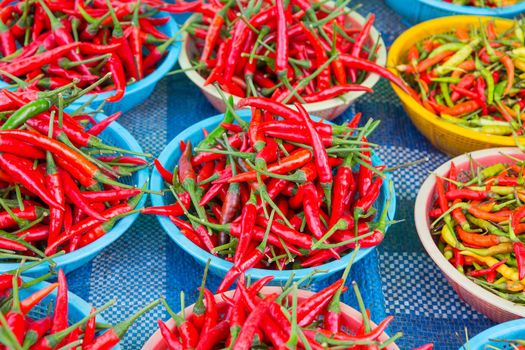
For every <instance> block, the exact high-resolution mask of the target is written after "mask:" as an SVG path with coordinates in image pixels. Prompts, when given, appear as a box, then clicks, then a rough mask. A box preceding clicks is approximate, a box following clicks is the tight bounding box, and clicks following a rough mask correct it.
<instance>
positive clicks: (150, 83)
mask: <svg viewBox="0 0 525 350" xmlns="http://www.w3.org/2000/svg"><path fill="white" fill-rule="evenodd" d="M154 17H170V20H169V21H168V23H166V24H164V25H162V26H160V27H159V30H160V31H161V32H163V33H164V34H166V35H167V36H169V37H173V36H175V35H176V34H177V32H178V31H179V27H178V25H177V23H176V22H175V20H174V19H173V18H171V15H170V14H169V13H165V12H159V13H158V14H156V15H155V16H154ZM180 49H181V42H180V40H176V41H175V43H174V44H173V45H171V46H170V48H169V49H168V53H167V55H166V57H164V58H163V59H162V60H161V61H160V62H161V63H160V64H159V66H158V67H157V69H155V71H153V72H152V73H151V74H149V75H147V76H146V77H144V79H142V80H139V81H137V82H135V83H133V84H130V85H128V86H126V92H125V94H124V97H122V99H121V100H120V101H117V102H111V103H106V104H105V105H104V112H105V113H106V114H108V115H110V114H113V113H116V112H118V111H121V112H123V113H125V112H127V111H129V110H131V109H133V108H135V107H136V106H138V105H140V104H142V103H143V102H145V101H146V100H147V99H148V98H149V97H150V95H151V94H152V93H153V90H154V89H155V87H156V86H157V83H158V82H159V81H160V80H161V79H162V78H164V76H165V75H166V74H167V73H168V72H169V71H170V70H171V69H172V68H173V66H174V65H175V62H177V60H178V59H179V53H180ZM6 86H8V84H6V83H5V82H4V81H1V80H0V88H3V87H6ZM114 94H115V91H108V92H104V93H100V94H97V97H96V98H94V99H93V100H92V102H91V103H90V105H89V106H90V107H91V108H93V109H96V108H97V107H98V106H100V104H101V103H102V102H103V101H104V99H106V98H108V97H110V96H113V95H114ZM92 98H93V95H92V94H88V95H85V96H82V97H81V98H79V99H78V100H76V101H75V102H74V103H73V105H76V106H80V105H82V104H84V103H86V102H88V101H90V100H91V99H92Z"/></svg>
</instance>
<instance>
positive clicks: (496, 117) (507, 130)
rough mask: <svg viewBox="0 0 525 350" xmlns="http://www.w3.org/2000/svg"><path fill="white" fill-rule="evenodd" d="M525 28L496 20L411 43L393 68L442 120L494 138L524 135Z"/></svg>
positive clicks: (517, 22) (413, 93) (516, 22)
mask: <svg viewBox="0 0 525 350" xmlns="http://www.w3.org/2000/svg"><path fill="white" fill-rule="evenodd" d="M524 30H525V25H524V22H523V20H516V21H515V22H514V26H512V27H511V28H509V29H508V30H505V31H501V30H499V31H498V30H497V26H496V25H495V22H494V21H485V22H483V23H482V24H481V25H476V26H473V27H471V28H470V29H469V30H467V29H465V28H456V29H455V30H453V31H451V32H445V33H441V34H436V35H433V36H431V37H429V38H427V39H425V40H424V41H421V42H418V43H414V46H412V47H411V48H410V49H409V50H408V52H407V53H406V55H407V56H406V61H405V62H406V63H405V64H402V65H399V66H397V67H396V68H397V70H398V71H399V72H400V73H401V76H402V77H403V79H404V80H405V81H406V82H407V83H408V84H409V85H410V87H411V88H412V89H413V90H414V91H413V92H412V95H413V96H414V97H415V98H416V99H417V100H418V102H419V103H421V104H422V105H423V106H424V107H425V108H426V109H427V110H429V111H430V112H432V113H434V114H436V115H439V116H440V117H441V118H442V119H443V120H445V121H447V122H450V123H453V124H456V125H460V126H463V127H465V128H468V129H471V130H475V131H480V132H483V133H486V134H492V135H503V136H512V135H514V134H515V135H518V136H521V135H523V132H524V130H525V129H524V127H523V120H525V100H524V97H525V79H524V78H525V34H524Z"/></svg>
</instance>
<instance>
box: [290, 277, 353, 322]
mask: <svg viewBox="0 0 525 350" xmlns="http://www.w3.org/2000/svg"><path fill="white" fill-rule="evenodd" d="M342 284H343V280H342V279H340V280H338V281H337V282H335V283H333V284H331V285H330V286H328V287H326V288H324V289H323V290H321V291H319V292H317V293H315V294H314V295H312V296H311V297H309V298H308V299H306V300H304V301H302V302H300V303H299V304H298V305H297V324H298V325H299V326H300V327H306V326H308V325H310V324H311V323H312V322H313V321H314V320H315V319H316V318H317V316H318V315H320V313H321V311H322V310H323V309H324V308H325V306H326V305H328V303H329V302H330V300H331V299H332V296H333V295H334V294H335V292H336V291H337V290H338V289H339V288H340V287H341V285H342Z"/></svg>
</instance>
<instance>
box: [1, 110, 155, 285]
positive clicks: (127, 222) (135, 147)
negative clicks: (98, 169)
mask: <svg viewBox="0 0 525 350" xmlns="http://www.w3.org/2000/svg"><path fill="white" fill-rule="evenodd" d="M73 108H74V106H73V107H68V108H66V110H68V109H73ZM86 110H89V109H88V108H86ZM94 118H95V120H96V121H101V120H103V119H105V118H107V116H106V115H105V114H102V113H98V114H97V115H95V116H94ZM107 129H108V130H111V131H112V132H113V133H114V134H115V135H118V137H119V138H121V139H122V140H124V141H125V143H127V144H128V146H129V149H130V150H131V151H134V152H140V153H143V150H142V147H141V146H140V144H139V143H138V142H137V140H136V139H135V138H134V137H133V136H132V135H131V134H130V132H129V131H128V130H127V129H126V128H124V127H123V126H122V125H120V124H119V123H118V122H113V123H111V124H110V125H109V126H108V128H107ZM136 174H137V183H138V186H137V187H138V188H141V187H142V186H144V184H145V183H146V181H148V178H149V171H148V169H147V168H144V169H140V170H139V171H137V173H136ZM147 197H148V194H147V193H144V195H143V196H142V198H141V199H140V201H139V203H138V204H137V208H142V207H143V206H144V204H145V203H146V200H147ZM138 216H139V213H135V214H132V215H129V216H126V217H124V218H122V219H120V220H118V222H117V223H116V224H115V226H114V227H113V228H112V229H111V230H110V231H109V232H106V234H104V235H103V236H102V237H100V238H99V239H97V240H96V241H94V242H92V243H90V244H88V245H87V246H85V247H82V248H80V249H77V250H75V251H74V252H71V253H67V254H63V255H60V256H57V257H56V258H53V262H54V263H56V264H57V266H58V267H62V268H65V267H66V265H69V264H72V263H74V262H76V261H80V260H83V259H85V258H87V257H89V256H90V255H92V254H98V253H99V252H100V251H102V250H103V249H105V248H106V247H108V246H109V245H110V244H111V243H113V242H114V241H116V240H117V239H118V238H119V237H121V236H122V235H123V234H124V233H125V232H126V231H127V230H128V229H129V228H130V227H131V226H132V225H133V223H134V222H135V220H136V219H137V218H138ZM30 263H31V262H27V263H26V264H30ZM18 266H19V264H18V263H0V273H1V272H5V271H10V270H14V269H16V268H18ZM48 268H49V263H46V262H44V263H42V264H40V265H38V266H35V267H33V268H31V269H29V270H27V271H24V272H23V273H22V274H23V275H24V274H31V275H36V274H44V273H45V271H46V270H47V269H48Z"/></svg>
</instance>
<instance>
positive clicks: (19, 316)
mask: <svg viewBox="0 0 525 350" xmlns="http://www.w3.org/2000/svg"><path fill="white" fill-rule="evenodd" d="M26 269H27V267H21V268H20V269H18V270H16V271H13V272H7V273H4V274H2V275H0V348H1V349H11V350H21V349H28V350H32V349H34V350H53V349H79V348H82V349H85V350H110V349H112V348H113V347H114V346H116V345H117V344H118V343H119V342H120V340H121V339H122V338H123V337H124V335H125V334H126V332H127V330H128V329H129V327H130V326H131V325H132V324H133V323H134V322H135V321H136V320H137V319H138V318H139V317H140V316H142V315H143V314H145V313H146V312H148V311H149V310H151V309H153V308H154V307H155V306H157V305H158V304H159V303H160V302H161V300H160V299H159V300H156V301H154V302H152V303H150V304H148V305H147V306H145V307H144V308H143V309H141V310H140V311H138V312H137V313H136V314H134V315H132V316H130V317H129V318H127V319H126V320H124V321H122V322H120V323H118V324H116V325H115V326H110V325H105V324H104V325H103V324H100V323H97V322H96V316H97V315H98V314H100V313H101V312H103V311H105V310H107V309H108V308H109V307H110V306H112V305H113V304H114V300H110V301H109V302H107V303H106V304H104V305H103V306H101V307H100V308H98V309H96V308H92V309H91V313H90V314H89V315H86V317H84V318H82V319H81V320H79V321H78V322H75V323H73V324H70V323H69V320H70V317H71V312H70V305H69V296H68V285H67V280H66V276H65V274H64V271H62V270H59V271H58V281H57V282H56V283H52V284H49V285H47V286H45V287H43V288H41V289H39V290H36V291H35V292H34V293H32V294H31V295H29V296H27V297H25V298H21V297H20V292H23V291H24V289H27V288H30V287H32V286H34V285H36V284H37V283H39V282H41V281H43V280H45V279H48V278H50V277H52V276H53V274H54V272H50V273H48V274H45V275H43V276H41V277H39V278H37V279H34V280H29V281H23V280H22V279H21V278H20V273H21V272H23V271H25V270H26ZM55 289H56V290H57V293H56V298H55V301H54V305H46V306H44V305H42V304H43V299H44V298H46V297H48V296H49V294H51V293H52V292H53V291H54V290H55ZM44 309H47V310H49V311H48V313H47V314H46V315H42V310H44ZM35 310H37V311H35Z"/></svg>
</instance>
